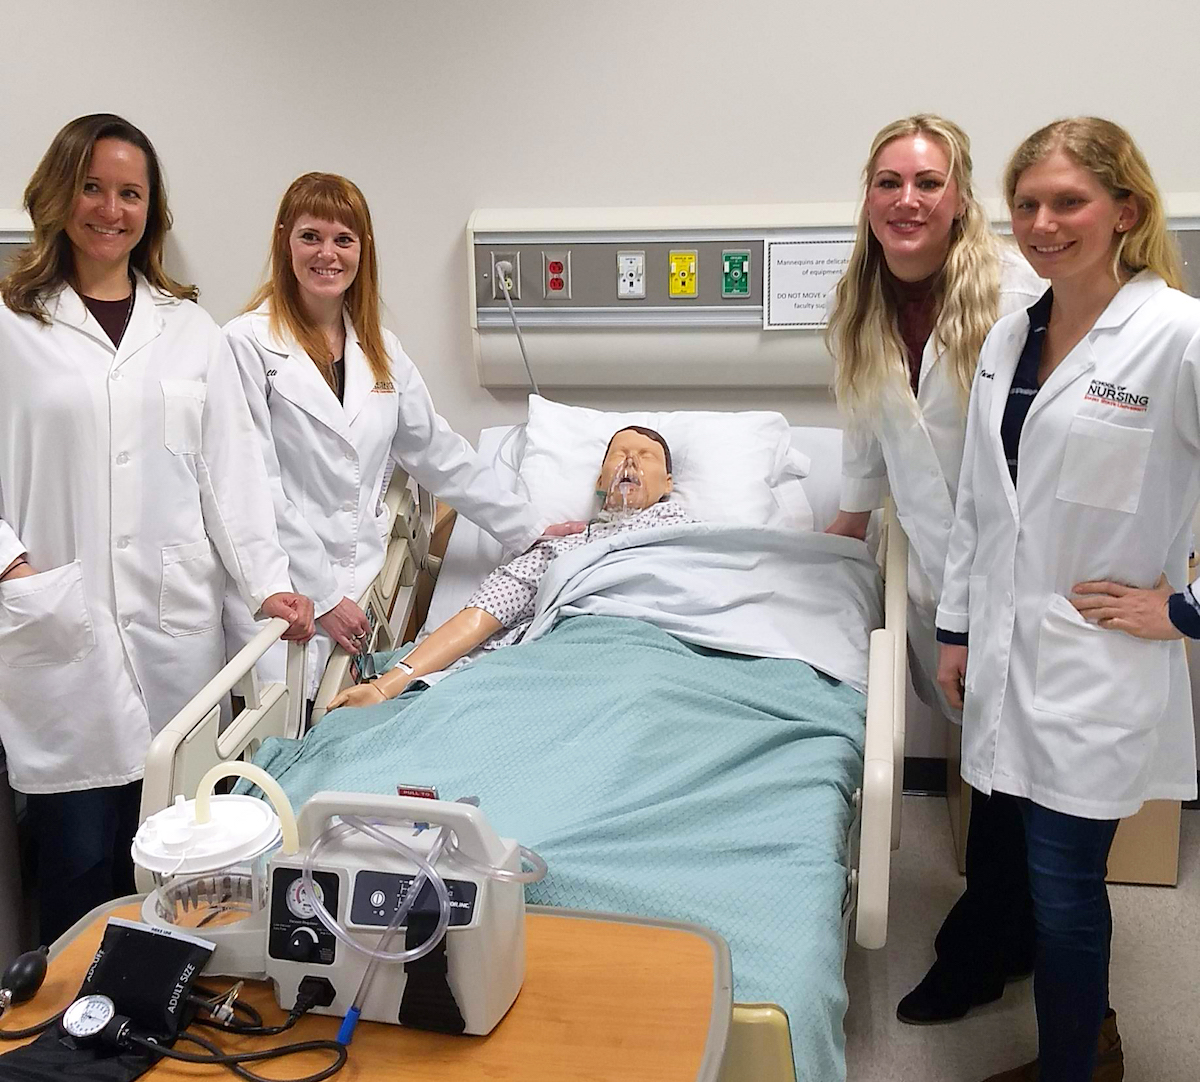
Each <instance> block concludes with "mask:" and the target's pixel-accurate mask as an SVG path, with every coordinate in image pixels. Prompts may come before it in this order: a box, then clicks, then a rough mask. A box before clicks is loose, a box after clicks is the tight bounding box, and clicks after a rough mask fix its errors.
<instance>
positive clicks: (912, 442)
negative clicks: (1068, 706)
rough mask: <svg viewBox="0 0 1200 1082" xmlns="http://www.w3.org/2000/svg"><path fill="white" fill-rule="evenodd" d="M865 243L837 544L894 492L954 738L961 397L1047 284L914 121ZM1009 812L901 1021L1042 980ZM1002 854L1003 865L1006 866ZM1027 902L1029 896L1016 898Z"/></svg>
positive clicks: (964, 162)
mask: <svg viewBox="0 0 1200 1082" xmlns="http://www.w3.org/2000/svg"><path fill="white" fill-rule="evenodd" d="M863 177H864V183H865V185H866V188H865V194H864V201H863V208H862V212H861V214H860V216H859V223H858V236H857V239H856V242H855V247H854V253H853V255H852V257H851V262H850V266H849V268H848V270H847V272H846V275H845V276H844V277H843V278H842V280H841V282H839V283H838V287H837V293H836V296H835V299H834V303H833V307H832V311H831V313H830V319H829V331H828V342H829V346H830V350H831V351H832V353H833V356H834V358H835V359H836V365H837V374H836V389H837V396H838V402H839V405H840V406H841V408H842V410H843V412H844V414H845V415H846V430H845V434H844V439H843V443H842V446H843V468H842V493H841V510H840V511H839V513H838V516H837V518H836V519H835V521H834V523H833V524H832V525H831V526H830V527H829V530H828V532H830V533H835V534H844V535H847V536H851V537H859V538H862V537H864V536H865V534H866V529H867V521H868V519H869V518H870V514H871V511H872V510H874V509H875V508H877V507H880V506H881V505H882V503H883V498H884V496H885V495H886V493H887V492H888V491H889V490H890V492H891V495H892V498H893V500H894V501H895V504H896V511H897V514H898V516H899V519H900V522H901V525H902V526H903V527H904V531H905V533H906V534H907V535H908V538H909V541H910V543H911V550H910V559H909V575H908V583H909V599H910V605H909V620H908V629H909V631H908V633H909V656H910V658H911V659H912V665H911V672H912V675H913V683H914V686H915V687H916V689H917V692H918V694H919V695H920V696H921V698H922V699H923V700H924V701H925V702H926V703H927V704H928V705H930V706H932V707H934V708H935V709H937V710H938V711H939V712H941V713H942V714H943V715H944V716H945V717H946V718H948V719H949V720H950V721H952V722H955V723H957V721H958V712H957V710H954V709H953V708H951V707H950V706H949V704H948V703H947V702H946V700H945V697H944V696H943V695H941V694H940V693H939V692H938V691H937V690H936V685H935V683H934V677H935V675H936V673H937V644H936V642H935V641H934V609H935V606H936V604H937V599H938V596H939V594H940V593H941V586H942V568H943V565H944V564H945V561H946V545H947V541H948V539H949V536H950V527H951V524H952V522H953V519H954V499H955V494H956V492H957V486H958V472H959V466H960V463H961V459H962V447H963V437H964V433H965V430H966V416H967V396H968V391H969V389H970V386H971V380H972V377H973V375H974V372H975V362H976V360H977V358H978V355H979V350H980V347H981V346H982V345H983V340H984V337H985V336H986V335H987V332H988V331H989V330H990V329H991V327H992V324H993V323H994V322H995V320H996V319H997V318H998V317H999V316H1002V315H1005V314H1007V313H1008V312H1012V311H1016V310H1018V309H1023V308H1025V307H1026V306H1028V305H1029V304H1031V303H1032V302H1033V301H1034V300H1036V299H1037V298H1038V297H1039V296H1040V295H1041V293H1042V290H1043V288H1044V283H1043V282H1041V280H1040V279H1039V278H1038V277H1037V276H1036V275H1035V274H1034V273H1033V271H1032V270H1031V269H1030V267H1029V265H1028V264H1027V263H1026V262H1025V260H1024V259H1023V258H1022V257H1021V256H1020V255H1019V254H1018V253H1017V252H1015V251H1014V250H1012V248H1011V247H1010V246H1007V245H1006V244H1002V243H1001V242H999V241H998V240H997V239H996V238H995V237H994V236H993V235H992V233H991V230H990V228H989V226H988V219H987V214H986V213H985V211H984V210H983V208H982V207H981V206H980V204H979V202H978V201H977V200H976V198H975V196H974V194H973V192H972V188H971V147H970V141H969V140H968V139H967V136H966V134H965V133H964V132H963V131H962V130H961V129H960V128H959V127H958V126H957V125H955V124H953V123H951V122H950V121H948V120H944V119H942V118H941V117H936V116H928V115H926V116H915V117H909V118H907V119H903V120H898V121H896V122H895V123H893V124H889V125H888V126H887V127H885V128H884V129H883V130H882V131H880V132H879V134H878V135H876V136H875V140H874V142H873V143H872V145H871V152H870V155H869V156H868V158H867V165H866V168H865V169H864V171H863ZM1023 846H1024V833H1023V831H1022V827H1021V821H1020V816H1019V814H1018V812H1017V810H1016V808H1015V806H1013V805H1011V803H1010V804H1008V805H1007V806H1006V805H1005V801H1004V800H1003V798H1002V799H1000V800H997V801H995V802H991V801H988V800H986V799H981V800H977V801H975V802H974V803H973V804H972V809H971V825H970V830H969V833H968V841H967V891H966V893H965V894H964V895H963V897H962V899H961V900H960V902H959V903H958V905H956V906H955V907H954V910H953V912H952V913H951V914H950V916H949V917H948V918H947V920H946V922H945V924H944V925H943V926H942V930H941V932H940V933H939V934H938V937H937V944H936V947H937V961H936V962H935V964H934V966H933V967H932V968H931V969H930V971H929V972H928V974H927V975H926V977H925V978H924V979H923V980H922V981H921V983H920V985H918V987H917V988H916V989H914V990H913V991H912V992H910V993H909V994H908V995H907V996H905V997H904V998H903V999H902V1000H901V1001H900V1004H899V1006H898V1008H897V1012H896V1013H897V1016H898V1017H899V1018H900V1020H901V1021H904V1022H913V1023H929V1022H945V1021H950V1020H952V1019H955V1018H961V1017H962V1016H963V1015H965V1014H966V1013H967V1011H968V1010H969V1009H970V1008H971V1007H973V1006H975V1005H977V1004H979V1003H985V1002H988V1001H990V1000H993V999H997V998H999V997H1000V995H1002V994H1003V991H1004V986H1005V982H1006V980H1008V979H1009V978H1010V977H1013V976H1017V975H1022V974H1028V973H1029V971H1030V970H1031V969H1032V966H1033V957H1032V954H1033V916H1032V911H1031V908H1030V903H1029V901H1028V898H1027V897H1026V900H1025V903H1024V904H1023V905H1020V906H1018V907H1017V909H1016V910H1015V911H1013V912H1009V913H1007V914H1006V919H1005V922H1004V925H1003V928H1002V929H1001V931H1000V933H999V934H994V933H993V934H988V935H985V929H992V928H993V926H994V925H995V923H996V920H995V913H994V911H993V909H992V903H993V901H994V899H995V898H997V897H999V896H1000V895H1001V893H1003V895H1004V896H1005V897H1009V896H1011V894H1012V892H1011V891H1008V890H1004V891H1003V892H1001V891H1000V890H999V889H998V888H997V886H996V884H995V883H994V882H993V879H994V873H995V871H996V869H997V868H999V867H1002V866H1004V862H1003V859H1002V855H1003V853H1005V852H1007V851H1008V850H1011V849H1014V848H1015V849H1017V850H1018V851H1020V852H1023ZM997 854H1001V856H997ZM1018 893H1019V892H1018Z"/></svg>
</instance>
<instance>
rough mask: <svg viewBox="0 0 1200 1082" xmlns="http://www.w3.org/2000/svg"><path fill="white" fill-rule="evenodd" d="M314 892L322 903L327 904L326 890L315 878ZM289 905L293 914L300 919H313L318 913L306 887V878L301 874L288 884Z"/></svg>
mask: <svg viewBox="0 0 1200 1082" xmlns="http://www.w3.org/2000/svg"><path fill="white" fill-rule="evenodd" d="M313 894H315V895H316V897H317V901H318V902H320V903H321V904H322V905H324V904H325V892H324V891H323V890H322V889H321V884H320V883H318V882H317V881H316V880H315V879H314V880H313ZM287 907H288V909H289V910H290V911H291V914H292V916H293V917H296V918H297V919H299V920H312V919H313V918H315V917H316V915H317V911H316V909H315V908H314V906H313V904H312V899H311V898H310V897H309V896H308V891H307V890H306V889H305V888H304V880H303V878H301V877H300V876H297V877H296V878H295V879H293V880H292V882H291V884H290V885H289V886H288V889H287Z"/></svg>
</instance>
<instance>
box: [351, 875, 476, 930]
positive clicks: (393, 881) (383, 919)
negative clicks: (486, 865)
mask: <svg viewBox="0 0 1200 1082" xmlns="http://www.w3.org/2000/svg"><path fill="white" fill-rule="evenodd" d="M415 878H416V877H415V876H412V875H399V874H396V873H394V872H377V871H372V870H370V869H365V868H364V869H363V870H362V871H360V872H359V873H358V875H356V876H355V877H354V890H353V892H352V893H351V895H350V923H352V924H361V925H370V926H375V927H379V928H386V927H387V926H388V924H390V923H391V920H392V917H393V916H395V913H396V909H397V908H398V907H399V906H400V904H401V903H402V902H403V901H404V899H405V898H406V897H407V896H408V892H409V890H410V889H411V888H412V884H413V880H414V879H415ZM446 889H447V890H448V891H449V893H450V927H451V928H462V927H465V926H466V925H468V924H470V923H471V921H472V920H473V919H474V916H475V895H476V892H477V890H478V887H477V886H476V884H474V883H470V882H466V881H464V880H461V879H447V880H446ZM437 911H438V904H437V898H436V897H435V895H434V893H433V887H432V886H430V885H429V884H428V883H426V884H425V885H424V886H422V887H421V893H420V894H418V895H417V900H416V901H415V902H414V903H413V907H412V910H411V912H414V913H420V914H427V915H429V916H436V915H437Z"/></svg>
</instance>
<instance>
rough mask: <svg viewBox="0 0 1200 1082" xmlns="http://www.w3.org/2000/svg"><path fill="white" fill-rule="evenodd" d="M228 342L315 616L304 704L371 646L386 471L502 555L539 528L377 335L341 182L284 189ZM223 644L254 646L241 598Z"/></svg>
mask: <svg viewBox="0 0 1200 1082" xmlns="http://www.w3.org/2000/svg"><path fill="white" fill-rule="evenodd" d="M225 334H226V337H227V339H228V341H229V344H230V345H231V346H232V348H233V353H234V356H235V357H236V358H237V362H238V366H239V369H240V371H241V376H242V384H243V387H244V389H245V393H246V397H247V399H248V400H249V403H250V411H251V413H252V414H253V415H254V421H255V424H256V425H257V427H258V432H259V436H260V438H261V439H260V446H261V449H262V454H263V457H264V459H265V461H266V465H267V471H268V473H269V474H270V475H271V482H272V493H273V496H274V505H275V514H276V520H277V522H278V526H279V534H280V538H281V539H282V541H283V545H284V548H285V549H286V550H287V553H288V558H289V560H290V562H291V563H290V567H291V574H292V577H293V580H294V581H295V582H297V583H303V584H304V586H303V587H302V589H304V590H305V591H306V592H307V593H309V595H310V596H311V597H312V598H313V599H314V601H315V603H316V613H317V617H318V619H317V623H318V624H319V626H320V632H319V633H318V634H317V635H316V637H315V638H314V639H313V641H312V643H310V645H309V650H308V657H307V672H308V681H307V682H308V694H309V696H310V697H311V696H312V695H313V694H314V693H315V692H316V688H317V683H318V681H319V679H320V675H321V671H322V669H323V668H324V666H325V662H326V661H327V659H328V657H329V654H330V652H331V650H332V649H333V645H334V644H335V643H336V644H338V645H340V646H342V647H343V648H344V649H345V650H347V651H349V652H350V653H358V652H361V651H362V650H363V649H364V648H365V647H366V646H367V644H368V642H369V636H370V633H371V628H370V625H369V623H368V621H367V616H366V614H365V613H364V612H363V611H362V609H361V608H360V607H359V605H358V599H359V598H360V597H361V596H362V594H363V592H364V591H365V590H366V589H367V587H369V586H370V585H371V582H372V581H373V580H374V578H375V576H376V575H378V573H379V571H380V569H381V568H382V567H383V559H384V554H385V545H386V541H387V539H386V538H385V537H384V536H383V532H382V530H381V526H380V523H381V521H382V516H383V513H384V509H383V495H384V491H385V489H386V487H387V484H388V480H389V478H390V476H391V471H392V469H393V467H394V466H395V465H399V466H400V467H402V468H403V469H404V470H406V471H407V472H408V473H409V474H410V475H411V476H412V477H414V478H415V479H416V480H417V481H418V482H419V483H420V484H421V485H422V486H424V487H425V488H426V489H428V490H430V491H432V492H434V493H435V494H436V495H437V496H439V497H440V498H442V499H444V500H445V501H446V502H447V503H449V504H451V505H452V506H453V507H455V508H456V509H457V510H458V511H459V512H460V513H462V514H464V515H465V516H466V517H467V518H469V519H471V520H472V521H473V522H475V523H476V524H477V525H479V526H481V527H482V528H483V529H485V530H487V531H488V533H490V534H492V536H493V537H495V538H496V539H497V540H498V541H500V542H501V543H502V544H503V545H504V546H505V547H506V548H507V549H509V550H510V551H524V550H525V549H526V548H528V547H529V546H530V545H531V544H532V543H533V542H534V541H535V540H537V538H538V537H539V536H541V534H542V531H543V528H544V527H545V525H546V523H545V522H543V521H540V520H538V519H537V517H536V515H535V514H534V512H533V509H532V508H531V507H530V505H529V504H528V502H527V501H525V500H524V499H522V498H520V497H518V496H516V495H514V494H513V493H511V492H509V491H506V490H505V489H504V488H503V487H502V486H501V485H500V483H499V481H498V479H497V477H496V475H495V473H494V472H493V471H492V470H491V469H490V468H489V467H488V466H487V465H486V464H485V463H483V462H482V461H481V460H480V459H479V457H478V455H477V454H476V453H475V451H474V449H473V448H472V447H471V445H470V444H469V443H468V442H467V441H466V440H465V439H463V437H462V436H459V435H458V434H457V433H455V432H454V431H453V430H452V429H451V428H450V426H449V425H448V424H447V423H446V422H445V421H444V420H443V419H442V418H441V417H440V416H439V415H438V413H437V411H436V410H435V409H434V406H433V401H432V400H431V398H430V396H429V392H428V391H427V390H426V388H425V382H424V380H422V378H421V375H420V373H419V372H418V371H417V369H416V366H415V365H414V364H413V362H412V361H411V360H409V358H408V356H407V355H406V354H405V352H404V350H403V349H401V347H400V343H399V342H398V341H397V340H396V337H395V335H393V334H392V333H391V332H390V331H388V330H386V329H385V328H384V327H383V325H382V323H381V320H380V299H379V264H378V255H377V248H376V243H375V231H374V227H373V225H372V222H371V213H370V210H369V209H368V207H367V201H366V199H365V198H364V196H363V194H362V192H361V191H360V190H359V189H358V187H357V186H356V185H355V184H353V183H352V182H351V181H349V180H347V179H346V178H345V177H340V176H336V175H334V174H331V173H307V174H305V175H304V176H302V177H299V178H298V179H296V180H295V181H293V182H292V184H291V185H290V186H289V187H288V189H287V191H286V192H285V193H284V196H283V199H282V200H281V202H280V204H279V211H278V213H277V215H276V217H275V226H274V230H273V232H272V239H271V266H270V275H269V278H268V280H267V282H266V284H265V285H263V287H262V288H261V289H260V290H259V291H258V293H257V294H256V295H255V296H254V299H253V300H252V301H251V302H250V305H249V307H248V308H247V311H246V312H245V313H244V314H243V315H241V316H238V317H237V318H236V319H234V320H233V321H232V322H230V323H229V324H227V325H226V327H225ZM226 629H227V633H228V635H229V637H230V639H231V642H230V652H231V653H232V652H233V651H234V650H236V649H237V648H238V646H239V645H240V644H242V643H244V642H245V641H247V640H248V638H249V637H250V636H252V635H253V633H254V631H255V628H254V625H253V623H252V618H251V617H250V614H249V612H248V611H247V610H246V608H245V606H244V605H241V604H240V603H239V602H238V600H237V599H236V598H234V599H231V602H230V606H229V609H228V611H227V615H226ZM283 662H284V659H283V657H282V655H281V653H280V652H279V651H276V652H275V653H274V654H269V655H268V656H267V658H265V659H264V664H263V669H264V670H265V673H266V674H267V675H269V676H271V677H272V678H282V671H283Z"/></svg>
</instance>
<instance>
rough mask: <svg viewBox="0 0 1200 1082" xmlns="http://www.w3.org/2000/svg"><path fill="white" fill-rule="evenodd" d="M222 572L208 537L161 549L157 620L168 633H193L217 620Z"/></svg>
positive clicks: (219, 615) (208, 628) (223, 581)
mask: <svg viewBox="0 0 1200 1082" xmlns="http://www.w3.org/2000/svg"><path fill="white" fill-rule="evenodd" d="M224 589H225V573H224V571H223V570H222V569H221V568H220V567H219V566H218V565H217V560H216V557H215V556H214V555H213V550H212V545H211V544H209V542H208V539H207V538H205V539H204V540H202V541H193V542H190V543H189V544H186V545H170V546H168V547H167V548H164V549H163V550H162V591H161V593H160V594H159V602H158V623H159V626H160V627H161V628H162V629H163V631H165V632H166V633H167V634H168V635H174V636H176V637H179V636H182V635H196V634H198V633H200V632H202V631H211V630H212V629H213V628H214V627H217V626H218V625H219V624H220V622H221V606H222V602H223V600H224V598H223V595H224Z"/></svg>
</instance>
